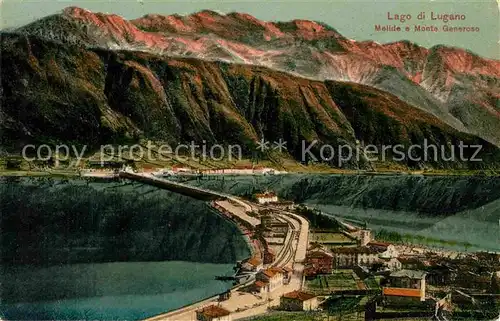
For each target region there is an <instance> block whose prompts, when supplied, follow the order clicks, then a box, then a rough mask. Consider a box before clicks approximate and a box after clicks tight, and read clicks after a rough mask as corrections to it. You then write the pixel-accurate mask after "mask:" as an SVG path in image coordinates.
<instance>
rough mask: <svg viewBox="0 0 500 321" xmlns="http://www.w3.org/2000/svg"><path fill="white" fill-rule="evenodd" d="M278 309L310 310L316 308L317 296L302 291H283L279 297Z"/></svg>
mask: <svg viewBox="0 0 500 321" xmlns="http://www.w3.org/2000/svg"><path fill="white" fill-rule="evenodd" d="M280 309H281V310H286V311H311V310H317V309H318V298H317V297H316V296H315V295H313V294H309V293H306V292H302V291H293V292H289V293H285V294H284V295H283V296H282V297H281V298H280Z"/></svg>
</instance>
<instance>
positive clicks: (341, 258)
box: [172, 191, 500, 321]
mask: <svg viewBox="0 0 500 321" xmlns="http://www.w3.org/2000/svg"><path fill="white" fill-rule="evenodd" d="M253 201H254V202H255V203H256V204H259V205H263V206H264V205H265V206H264V207H256V208H253V210H254V211H255V212H252V213H251V214H250V215H251V216H253V217H255V218H260V223H258V221H255V222H256V223H255V226H254V229H253V232H251V233H250V234H252V235H251V236H250V238H251V239H252V240H253V242H254V243H258V245H257V246H256V247H255V248H257V249H260V250H258V251H255V252H254V255H253V256H252V257H250V258H248V259H247V260H244V261H242V262H239V264H238V266H237V274H236V275H237V276H239V277H242V276H245V277H244V278H242V279H241V280H240V282H241V283H242V285H239V286H238V288H237V291H228V292H227V293H225V294H221V295H220V296H219V298H218V299H217V303H213V304H210V305H205V306H203V307H201V308H199V309H197V310H196V320H200V321H230V320H236V319H238V320H240V319H245V320H247V319H248V320H260V319H259V317H254V318H250V317H247V318H245V313H244V311H245V310H248V311H249V312H250V311H252V314H254V315H258V314H259V313H269V312H271V313H294V312H295V313H298V311H302V312H311V313H317V314H318V315H319V316H321V315H323V316H324V317H327V316H337V317H342V315H344V316H350V318H349V319H346V320H389V319H395V318H398V320H403V319H406V320H431V319H432V320H460V319H463V320H493V319H494V318H496V317H497V316H498V311H499V310H498V306H499V303H500V302H499V300H500V255H499V254H498V253H485V252H482V253H473V252H471V253H461V252H457V251H443V250H434V249H430V248H425V247H419V246H418V245H403V244H392V243H389V242H382V241H378V240H375V239H374V235H373V231H371V230H370V229H368V228H366V227H356V226H353V225H352V224H347V223H344V222H342V221H340V220H337V219H334V218H332V219H331V220H332V223H331V224H330V226H329V227H328V228H322V227H319V226H314V225H310V226H309V233H308V241H307V250H306V254H305V257H304V259H303V260H302V261H297V260H294V259H293V258H292V257H289V258H286V256H284V258H280V259H279V260H276V259H277V257H276V254H277V253H283V251H284V250H283V249H284V247H285V246H287V240H286V239H287V237H288V235H289V232H290V229H292V227H291V226H290V225H289V224H288V223H287V222H286V221H285V220H283V219H282V218H281V217H280V216H279V215H276V214H277V213H279V211H291V212H294V213H297V214H298V215H301V216H303V217H306V218H307V219H308V220H311V215H322V214H321V213H318V212H317V211H315V210H312V209H308V208H306V207H304V206H296V205H295V204H293V203H292V202H287V201H279V200H278V197H277V195H276V194H274V193H273V192H269V191H267V192H264V193H260V194H256V195H254V196H253ZM327 225H328V224H327ZM292 234H293V233H292ZM292 237H294V236H293V235H292ZM291 244H292V245H291V247H294V246H296V245H293V242H292V243H291ZM294 279H295V280H294ZM293 282H295V284H294V285H293V286H290V285H291V283H293ZM290 289H293V290H290ZM235 295H237V296H238V297H239V298H240V299H239V300H237V301H233V302H238V304H240V306H238V307H237V308H236V309H234V305H233V304H234V303H231V304H226V303H225V302H229V301H227V300H230V297H231V296H233V297H234V296H235ZM256 308H257V309H258V311H260V312H259V313H255V312H256ZM291 311H294V312H291ZM250 315H251V314H249V316H250ZM285 315H286V314H285ZM172 320H173V319H172ZM262 320H265V319H262ZM318 320H323V319H322V318H321V317H320V318H319V319H318ZM339 320H341V319H339Z"/></svg>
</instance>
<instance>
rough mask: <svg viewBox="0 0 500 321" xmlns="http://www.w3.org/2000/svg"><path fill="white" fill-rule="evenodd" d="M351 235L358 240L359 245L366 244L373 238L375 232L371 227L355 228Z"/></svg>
mask: <svg viewBox="0 0 500 321" xmlns="http://www.w3.org/2000/svg"><path fill="white" fill-rule="evenodd" d="M350 235H351V236H353V237H354V238H355V239H357V240H358V244H359V246H366V245H367V244H368V243H370V242H371V241H372V240H373V233H372V231H371V230H370V229H359V230H355V231H353V232H351V233H350Z"/></svg>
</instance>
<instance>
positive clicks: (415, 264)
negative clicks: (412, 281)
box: [398, 256, 425, 270]
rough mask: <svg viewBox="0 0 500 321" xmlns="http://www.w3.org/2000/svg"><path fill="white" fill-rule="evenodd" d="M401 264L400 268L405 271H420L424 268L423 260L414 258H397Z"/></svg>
mask: <svg viewBox="0 0 500 321" xmlns="http://www.w3.org/2000/svg"><path fill="white" fill-rule="evenodd" d="M398 260H399V262H401V267H402V268H403V269H407V270H420V269H423V268H424V267H425V263H424V262H423V260H422V259H421V258H419V257H416V256H400V257H398Z"/></svg>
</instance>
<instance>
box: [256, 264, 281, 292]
mask: <svg viewBox="0 0 500 321" xmlns="http://www.w3.org/2000/svg"><path fill="white" fill-rule="evenodd" d="M283 277H284V276H283V270H282V269H281V268H269V269H266V270H264V271H261V272H260V273H258V274H257V281H262V282H267V283H269V288H268V291H269V292H273V291H274V290H276V289H277V288H280V287H281V286H283Z"/></svg>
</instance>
